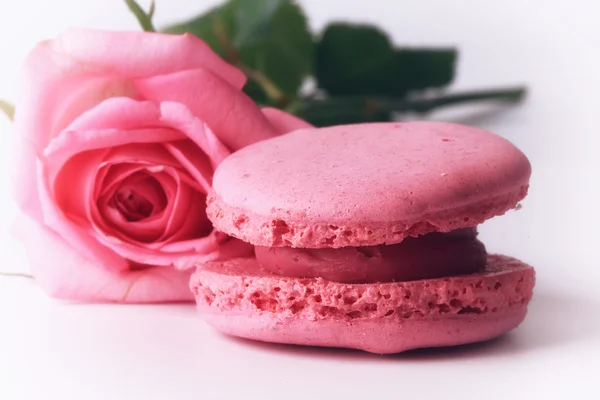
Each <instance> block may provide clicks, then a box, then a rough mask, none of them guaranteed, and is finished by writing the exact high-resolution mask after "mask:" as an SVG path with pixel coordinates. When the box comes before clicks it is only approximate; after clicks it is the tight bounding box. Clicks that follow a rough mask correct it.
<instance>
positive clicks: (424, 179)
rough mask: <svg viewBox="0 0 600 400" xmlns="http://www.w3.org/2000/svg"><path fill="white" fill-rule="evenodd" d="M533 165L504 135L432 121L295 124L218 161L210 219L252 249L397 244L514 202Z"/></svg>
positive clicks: (473, 220) (459, 224)
mask: <svg viewBox="0 0 600 400" xmlns="http://www.w3.org/2000/svg"><path fill="white" fill-rule="evenodd" d="M530 174H531V166H530V164H529V161H528V160H527V158H526V157H525V155H524V154H523V153H522V152H521V151H520V150H519V149H517V148H516V147H515V146H514V145H513V144H511V143H510V142H509V141H507V140H506V139H503V138H501V137H500V136H497V135H495V134H492V133H489V132H486V131H483V130H481V129H477V128H473V127H467V126H463V125H457V124H450V123H439V122H406V123H373V124H361V125H345V126H335V127H330V128H320V129H316V128H315V129H305V130H299V131H295V132H292V133H289V134H287V135H284V136H281V137H278V138H274V139H269V140H266V141H263V142H259V143H256V144H254V145H251V146H249V147H246V148H244V149H242V150H240V151H238V152H236V153H235V154H233V155H231V156H230V157H228V158H227V159H226V160H225V161H223V162H222V163H221V164H220V165H219V167H218V168H217V170H216V172H215V175H214V178H213V192H212V193H211V194H210V196H209V199H208V211H207V212H208V216H209V218H210V219H211V220H212V221H213V223H214V225H215V227H216V228H217V229H219V230H221V231H224V232H225V233H228V234H230V235H232V236H236V237H238V238H240V239H242V240H245V241H247V242H250V243H252V244H254V245H260V246H293V247H305V248H321V247H343V246H369V245H377V244H383V243H397V242H400V241H402V240H403V239H404V238H405V237H407V236H414V235H418V234H424V233H428V232H432V231H450V230H453V229H458V228H462V227H470V226H475V225H477V224H479V223H481V222H483V221H485V220H486V219H488V218H491V217H493V216H495V215H501V214H503V213H505V212H506V211H507V210H509V209H511V208H514V207H515V205H516V204H517V203H518V201H520V200H521V199H522V198H523V197H525V195H526V193H527V188H528V182H529V177H530Z"/></svg>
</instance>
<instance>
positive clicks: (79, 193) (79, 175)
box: [37, 150, 128, 271]
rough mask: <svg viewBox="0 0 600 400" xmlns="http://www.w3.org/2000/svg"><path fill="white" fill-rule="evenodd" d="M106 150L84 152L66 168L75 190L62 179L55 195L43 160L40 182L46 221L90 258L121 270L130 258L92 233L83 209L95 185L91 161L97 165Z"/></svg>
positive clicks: (112, 268)
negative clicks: (64, 183) (114, 249)
mask: <svg viewBox="0 0 600 400" xmlns="http://www.w3.org/2000/svg"><path fill="white" fill-rule="evenodd" d="M105 151H106V150H104V151H95V152H89V153H88V154H81V155H80V156H81V157H80V158H77V159H76V160H75V163H76V164H75V165H74V168H72V169H68V170H66V171H65V178H66V179H67V180H68V179H69V178H71V179H73V180H74V182H75V183H71V191H70V192H68V193H64V189H65V188H64V186H63V185H62V184H61V183H60V182H61V180H59V182H58V186H57V188H56V189H57V191H58V193H57V196H58V198H57V197H55V191H54V188H53V187H51V184H50V182H49V181H48V179H47V176H46V174H45V171H44V170H43V166H42V164H41V163H40V164H38V168H39V171H38V182H37V184H38V190H39V194H40V203H41V205H42V211H43V215H44V223H45V224H46V225H47V226H48V227H49V228H51V229H52V230H54V231H55V232H56V233H57V234H58V235H60V236H61V237H62V238H63V239H64V240H66V241H67V242H68V243H69V244H70V245H71V246H73V248H74V249H75V250H76V251H77V252H79V253H80V254H81V255H82V256H83V257H85V258H86V259H88V260H90V261H91V262H94V263H96V264H98V265H102V266H103V267H105V268H107V269H111V270H114V271H121V270H124V269H126V268H127V267H128V266H127V262H126V261H125V260H124V259H123V258H122V257H119V256H118V255H117V254H115V253H114V252H113V251H111V250H110V249H109V248H106V247H105V246H103V245H102V244H100V243H98V241H96V240H95V238H94V237H93V236H91V235H90V234H91V233H92V229H91V226H90V224H89V221H88V220H87V218H84V216H85V212H84V211H83V207H85V206H86V204H88V199H87V196H88V195H89V193H90V192H91V187H92V185H93V174H92V172H90V169H91V168H90V165H91V166H92V169H93V166H94V165H97V164H96V163H97V162H98V160H100V159H102V158H103V157H104V154H105ZM86 156H87V157H86ZM84 158H85V159H84ZM63 210H66V211H63Z"/></svg>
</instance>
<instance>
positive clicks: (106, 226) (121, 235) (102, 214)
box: [90, 164, 178, 252]
mask: <svg viewBox="0 0 600 400" xmlns="http://www.w3.org/2000/svg"><path fill="white" fill-rule="evenodd" d="M127 167H128V168H130V169H129V172H130V173H131V174H130V175H129V176H131V175H133V174H135V173H138V172H139V171H143V169H138V168H139V167H136V166H134V165H130V166H127V165H123V164H122V165H118V166H115V169H118V172H117V175H118V176H119V177H123V180H125V179H127V178H128V176H125V175H124V173H123V170H125V169H126V168H127ZM148 176H152V177H153V178H154V179H156V180H157V181H158V183H159V184H160V186H161V188H162V190H164V192H165V196H166V198H167V204H166V206H165V208H164V209H163V210H162V211H161V212H160V213H159V214H157V215H155V216H152V217H149V218H146V219H143V220H140V221H128V220H126V219H125V218H124V217H123V215H122V214H121V213H120V212H119V211H118V210H117V209H116V208H115V207H114V206H113V205H112V204H111V200H112V198H113V196H115V191H116V190H117V188H118V187H119V186H120V185H121V184H122V183H123V180H122V181H119V182H117V183H112V182H111V183H110V184H109V185H110V187H111V189H110V190H109V191H107V192H105V193H103V194H102V196H101V197H100V198H99V199H98V202H97V203H98V212H92V214H91V216H90V218H91V220H92V221H93V224H94V228H95V229H96V231H97V233H98V235H100V237H101V238H102V239H101V240H102V241H103V242H104V243H107V245H108V246H112V243H114V242H115V241H116V240H119V241H123V242H130V243H134V244H136V245H139V246H144V245H146V243H153V242H155V241H157V240H159V239H160V238H161V237H162V236H163V235H164V233H165V229H166V227H167V225H168V221H169V219H170V218H171V215H172V213H173V207H174V202H173V201H172V200H170V199H173V198H174V197H175V196H176V194H177V191H178V188H177V182H175V180H174V179H173V178H172V177H171V176H170V175H169V174H166V173H154V174H151V175H148ZM108 178H109V179H110V176H108ZM117 252H118V251H117Z"/></svg>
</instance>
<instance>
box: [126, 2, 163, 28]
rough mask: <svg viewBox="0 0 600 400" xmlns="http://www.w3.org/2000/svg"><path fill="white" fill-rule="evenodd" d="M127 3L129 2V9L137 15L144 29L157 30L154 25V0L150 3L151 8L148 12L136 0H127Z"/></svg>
mask: <svg viewBox="0 0 600 400" xmlns="http://www.w3.org/2000/svg"><path fill="white" fill-rule="evenodd" d="M125 4H127V7H128V8H129V10H130V11H131V12H132V13H133V15H135V17H136V18H137V20H138V22H139V23H140V26H141V27H142V29H143V30H144V31H146V32H156V29H154V25H152V16H153V15H154V8H155V4H154V0H152V2H151V3H150V10H149V11H148V12H146V11H144V9H143V8H142V7H141V6H140V5H139V4H138V3H137V2H136V1H135V0H125Z"/></svg>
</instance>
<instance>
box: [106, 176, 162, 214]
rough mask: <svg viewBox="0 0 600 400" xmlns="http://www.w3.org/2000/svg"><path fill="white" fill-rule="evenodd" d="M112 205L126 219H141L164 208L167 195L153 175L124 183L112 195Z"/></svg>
mask: <svg viewBox="0 0 600 400" xmlns="http://www.w3.org/2000/svg"><path fill="white" fill-rule="evenodd" d="M113 202H114V206H115V207H116V208H117V210H119V212H120V213H121V215H122V216H123V218H125V219H126V220H127V221H130V222H135V221H141V220H143V219H146V218H148V217H151V216H153V215H156V214H158V213H160V212H161V211H163V210H164V208H165V206H166V204H167V196H166V194H165V192H164V189H163V188H162V186H161V185H160V183H159V182H158V181H157V180H156V179H155V178H153V177H151V176H147V177H145V178H144V179H141V180H139V181H136V182H134V183H130V184H124V185H123V186H121V187H120V188H119V189H118V190H117V191H116V193H115V195H114V197H113Z"/></svg>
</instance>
